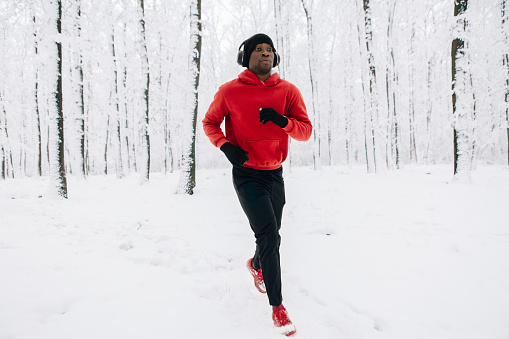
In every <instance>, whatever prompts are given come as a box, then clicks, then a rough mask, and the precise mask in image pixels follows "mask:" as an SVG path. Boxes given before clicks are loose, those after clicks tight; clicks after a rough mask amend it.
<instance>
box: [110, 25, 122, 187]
mask: <svg viewBox="0 0 509 339" xmlns="http://www.w3.org/2000/svg"><path fill="white" fill-rule="evenodd" d="M111 52H112V56H113V87H114V88H113V91H112V93H113V101H114V106H115V120H114V121H115V142H116V143H117V148H116V152H115V163H116V166H117V171H116V173H117V178H119V179H122V178H123V177H124V164H123V161H122V137H121V135H120V121H121V119H120V102H119V101H120V99H119V95H118V71H117V56H116V55H115V29H114V28H113V32H112V34H111Z"/></svg>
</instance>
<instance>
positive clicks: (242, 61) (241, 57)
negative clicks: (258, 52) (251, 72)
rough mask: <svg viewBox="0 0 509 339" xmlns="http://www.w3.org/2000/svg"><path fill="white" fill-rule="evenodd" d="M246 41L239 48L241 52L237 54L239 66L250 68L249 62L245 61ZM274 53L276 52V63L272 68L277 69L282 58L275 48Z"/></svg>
mask: <svg viewBox="0 0 509 339" xmlns="http://www.w3.org/2000/svg"><path fill="white" fill-rule="evenodd" d="M248 40H249V39H248ZM246 41H247V40H245V41H244V42H243V43H241V44H240V46H239V51H238V53H237V64H239V65H240V66H244V67H249V60H246V59H245V56H246V52H245V51H244V45H245V43H246ZM273 51H274V63H273V64H272V67H276V66H277V65H279V61H280V57H279V54H278V53H277V52H276V50H275V49H274V48H273Z"/></svg>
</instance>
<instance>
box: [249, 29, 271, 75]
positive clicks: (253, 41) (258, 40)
mask: <svg viewBox="0 0 509 339" xmlns="http://www.w3.org/2000/svg"><path fill="white" fill-rule="evenodd" d="M263 43H266V44H269V45H270V47H272V50H273V51H274V53H276V49H275V48H274V44H273V43H272V39H271V38H270V37H269V36H268V35H267V34H263V33H258V34H255V35H253V36H252V37H250V38H249V39H247V40H246V41H244V53H245V54H244V58H243V59H242V66H244V67H249V59H250V58H251V53H253V50H254V48H255V47H256V45H258V44H263Z"/></svg>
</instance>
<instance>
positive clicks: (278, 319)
mask: <svg viewBox="0 0 509 339" xmlns="http://www.w3.org/2000/svg"><path fill="white" fill-rule="evenodd" d="M272 320H274V326H275V328H276V330H277V331H278V332H279V333H281V334H284V335H286V336H287V337H290V336H292V335H294V334H295V333H297V329H296V328H295V325H294V324H293V323H292V321H291V320H290V318H288V312H287V311H286V308H285V307H284V306H283V305H279V306H278V307H276V308H275V309H274V310H273V311H272Z"/></svg>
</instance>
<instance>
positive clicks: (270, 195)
mask: <svg viewBox="0 0 509 339" xmlns="http://www.w3.org/2000/svg"><path fill="white" fill-rule="evenodd" d="M237 59H238V60H237V62H238V63H239V65H241V66H244V67H247V69H246V70H244V71H243V72H242V73H240V74H239V77H238V78H237V79H235V80H232V81H230V82H227V83H226V84H224V85H222V86H221V87H220V88H219V90H218V91H217V93H216V95H215V97H214V101H213V102H212V104H211V105H210V108H209V109H208V111H207V113H206V115H205V118H204V119H203V129H204V131H205V134H206V135H207V136H208V137H209V139H210V141H211V142H212V144H213V145H214V146H216V147H219V148H220V149H221V151H223V153H224V154H225V155H226V157H227V158H228V160H229V161H230V162H231V163H232V165H233V170H232V175H233V185H234V188H235V191H236V192H237V196H238V198H239V201H240V204H241V206H242V208H243V210H244V212H245V213H246V216H247V217H248V219H249V223H250V226H251V229H252V230H253V232H254V235H255V238H256V251H255V254H254V257H253V258H252V259H249V260H248V262H247V267H248V269H249V271H250V272H251V274H252V275H253V278H254V281H255V286H256V288H257V289H258V290H259V291H260V292H262V293H267V296H268V299H269V303H270V305H272V308H273V311H272V319H273V320H274V325H275V326H276V328H277V329H278V330H279V331H280V332H281V333H283V334H285V335H288V336H289V335H293V334H295V332H296V330H295V326H294V325H293V324H292V322H291V321H290V319H289V317H288V313H287V311H286V309H285V307H284V306H283V304H282V302H283V298H282V293H281V267H280V257H279V245H280V241H281V240H280V239H281V238H280V235H279V229H280V227H281V217H282V214H283V206H284V204H285V189H284V181H283V169H282V167H281V164H282V162H283V161H285V159H286V157H287V156H288V137H289V136H290V137H292V138H294V139H296V140H300V141H306V140H308V139H309V137H310V136H311V131H312V126H311V121H310V120H309V118H308V116H307V112H306V106H305V105H304V101H303V99H302V95H301V94H300V92H299V90H298V89H297V87H295V86H294V85H293V84H291V83H289V82H287V81H285V80H283V79H281V78H280V77H279V75H278V74H277V73H274V74H271V70H272V68H273V67H275V66H277V64H278V63H279V55H278V54H277V53H276V50H275V49H274V44H273V43H272V40H271V39H270V37H269V36H267V35H265V34H255V35H253V36H252V37H250V38H249V39H247V40H246V41H244V42H243V43H242V44H241V46H240V47H239V53H238V58H237ZM223 120H225V130H226V135H225V134H224V133H223V131H222V129H221V124H222V122H223Z"/></svg>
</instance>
